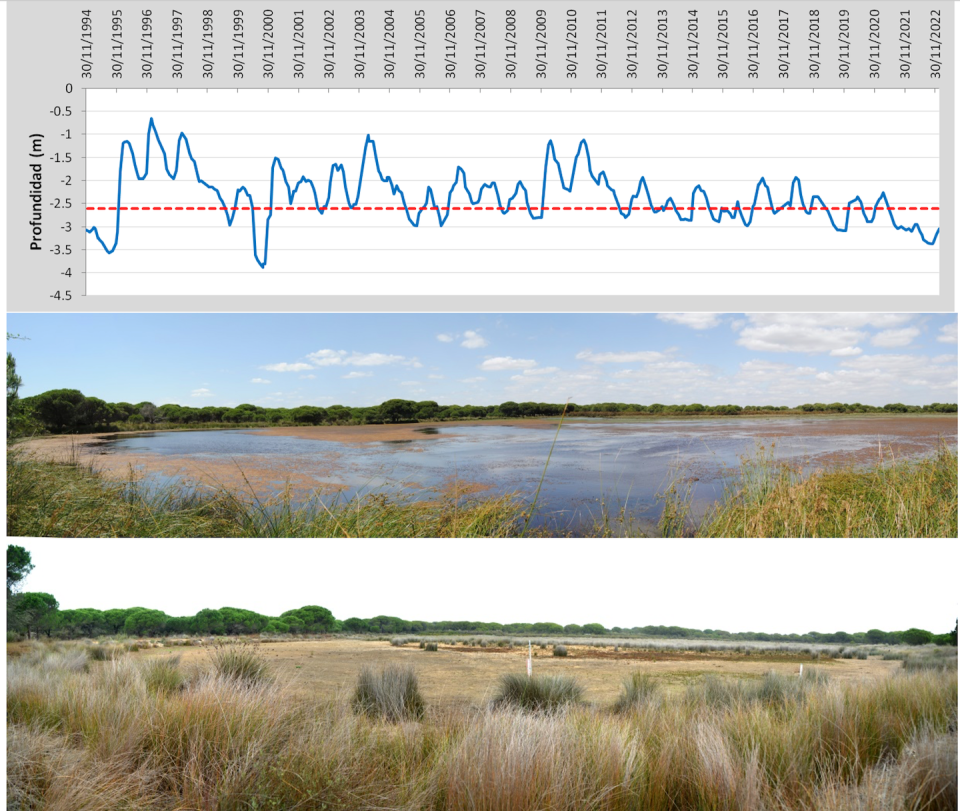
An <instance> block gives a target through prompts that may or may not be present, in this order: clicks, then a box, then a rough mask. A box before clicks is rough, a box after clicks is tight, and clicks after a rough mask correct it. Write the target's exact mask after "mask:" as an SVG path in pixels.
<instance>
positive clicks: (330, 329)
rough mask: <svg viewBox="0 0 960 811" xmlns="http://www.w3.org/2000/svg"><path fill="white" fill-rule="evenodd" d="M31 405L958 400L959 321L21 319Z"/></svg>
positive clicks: (17, 347) (15, 320) (10, 322)
mask: <svg viewBox="0 0 960 811" xmlns="http://www.w3.org/2000/svg"><path fill="white" fill-rule="evenodd" d="M7 330H8V332H12V333H16V334H19V335H22V336H25V337H26V338H28V339H29V340H23V341H21V340H15V341H9V342H8V349H9V350H10V351H11V352H12V353H13V355H14V356H15V357H16V359H17V370H18V372H19V374H20V375H21V376H22V378H23V381H24V383H23V388H22V389H21V396H29V395H32V394H38V393H40V392H42V391H46V390H48V389H52V388H76V389H80V390H81V391H82V392H83V393H84V394H87V395H90V396H96V397H101V398H103V399H104V400H108V401H111V402H116V401H121V400H123V401H128V402H134V403H136V402H140V401H142V400H150V401H152V402H154V403H156V404H157V405H160V404H163V403H178V404H180V405H193V406H203V405H214V404H216V405H237V404H239V403H245V402H246V403H254V404H257V405H262V406H267V407H276V406H286V407H295V406H298V405H303V404H314V405H322V406H329V405H333V404H335V403H340V404H344V405H353V406H357V405H374V404H378V403H380V402H382V401H383V400H386V399H389V398H392V397H403V398H406V399H411V400H436V401H437V402H439V403H441V404H448V403H458V404H460V405H465V404H468V403H469V404H473V405H488V404H495V403H500V402H503V401H505V400H516V401H524V400H534V401H544V402H563V401H564V400H566V399H568V398H569V399H571V400H572V401H574V402H578V403H590V402H607V401H619V402H632V403H642V404H649V403H652V402H660V403H690V402H701V403H704V404H716V403H737V404H740V405H747V404H754V405H766V404H772V405H790V406H793V405H798V404H800V403H804V402H834V401H845V402H856V401H858V402H862V403H869V404H874V405H883V404H884V403H888V402H895V401H900V402H905V403H918V404H922V403H929V402H956V400H957V317H956V316H955V315H937V314H894V313H880V314H869V313H784V314H771V313H752V314H731V313H720V314H715V313H679V314H668V313H661V314H658V315H651V314H637V315H630V314H600V315H590V314H533V315H531V314H514V313H511V314H450V313H442V314H430V313H427V314H409V315H408V314H386V315H380V314H312V313H311V314H281V315H271V314H70V315H65V314H9V315H8V316H7Z"/></svg>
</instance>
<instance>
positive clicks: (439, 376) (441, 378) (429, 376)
mask: <svg viewBox="0 0 960 811" xmlns="http://www.w3.org/2000/svg"><path fill="white" fill-rule="evenodd" d="M427 377H428V378H429V379H430V380H443V375H427Z"/></svg>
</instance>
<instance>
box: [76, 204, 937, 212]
mask: <svg viewBox="0 0 960 811" xmlns="http://www.w3.org/2000/svg"><path fill="white" fill-rule="evenodd" d="M939 210H940V206H876V207H874V206H812V207H810V208H803V207H802V206H709V207H708V206H676V205H674V204H673V203H671V204H670V205H668V206H659V207H658V206H655V207H653V208H651V207H650V206H632V207H627V206H623V207H622V208H617V207H616V206H542V207H541V206H529V207H528V206H508V207H505V206H407V207H406V208H404V207H403V206H362V207H361V206H353V207H350V206H320V207H319V208H317V207H316V206H273V207H272V208H271V207H270V206H120V207H119V209H118V208H117V206H87V211H620V212H624V211H939Z"/></svg>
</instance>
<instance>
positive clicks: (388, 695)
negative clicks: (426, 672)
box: [353, 665, 425, 723]
mask: <svg viewBox="0 0 960 811" xmlns="http://www.w3.org/2000/svg"><path fill="white" fill-rule="evenodd" d="M353 708H354V710H355V711H356V712H358V713H363V714H364V715H368V716H371V717H377V718H382V719H384V720H385V721H390V722H394V723H395V722H397V721H407V720H411V719H420V718H422V717H423V712H424V708H425V704H424V701H423V696H422V695H421V694H420V684H419V681H418V679H417V674H416V673H415V672H414V671H413V669H412V668H409V667H401V666H399V665H389V666H387V667H385V668H383V669H381V670H374V669H373V668H371V667H364V668H361V670H360V673H359V675H358V676H357V686H356V688H355V690H354V693H353Z"/></svg>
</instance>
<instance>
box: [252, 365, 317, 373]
mask: <svg viewBox="0 0 960 811" xmlns="http://www.w3.org/2000/svg"><path fill="white" fill-rule="evenodd" d="M260 368H261V369H265V370H266V371H268V372H305V371H307V369H312V368H313V367H312V366H311V365H310V364H309V363H268V364H267V365H266V366H261V367H260Z"/></svg>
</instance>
